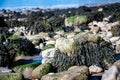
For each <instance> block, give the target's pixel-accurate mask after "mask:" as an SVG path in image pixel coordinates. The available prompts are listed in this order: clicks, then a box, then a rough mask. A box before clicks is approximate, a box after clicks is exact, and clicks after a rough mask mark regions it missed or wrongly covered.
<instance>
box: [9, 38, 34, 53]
mask: <svg viewBox="0 0 120 80" xmlns="http://www.w3.org/2000/svg"><path fill="white" fill-rule="evenodd" d="M8 50H9V51H11V50H13V52H15V53H16V55H21V54H23V55H31V54H33V53H34V45H33V44H32V42H31V41H29V40H27V39H22V38H16V39H14V40H10V42H9V44H8ZM13 52H11V53H13Z"/></svg>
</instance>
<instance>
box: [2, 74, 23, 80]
mask: <svg viewBox="0 0 120 80" xmlns="http://www.w3.org/2000/svg"><path fill="white" fill-rule="evenodd" d="M0 80H24V79H23V76H22V74H20V73H4V74H0Z"/></svg>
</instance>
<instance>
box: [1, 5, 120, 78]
mask: <svg viewBox="0 0 120 80" xmlns="http://www.w3.org/2000/svg"><path fill="white" fill-rule="evenodd" d="M35 10H36V11H34V10H32V9H31V10H27V9H26V10H25V11H22V10H20V11H11V10H5V9H2V10H0V80H26V79H28V80H120V60H119V59H120V57H119V55H120V54H119V53H120V3H114V4H106V5H100V6H94V7H86V6H81V7H79V8H69V9H53V10H52V9H46V10H43V9H40V8H35ZM94 77H95V78H94Z"/></svg>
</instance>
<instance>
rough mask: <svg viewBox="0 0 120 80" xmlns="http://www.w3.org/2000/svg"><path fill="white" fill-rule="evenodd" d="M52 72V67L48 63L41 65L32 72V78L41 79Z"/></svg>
mask: <svg viewBox="0 0 120 80" xmlns="http://www.w3.org/2000/svg"><path fill="white" fill-rule="evenodd" d="M51 70H52V65H51V64H50V63H45V64H41V65H40V66H38V67H37V68H35V69H34V70H33V72H32V78H34V79H37V78H39V79H40V78H41V77H42V76H44V75H45V74H47V73H49V72H50V71H51Z"/></svg>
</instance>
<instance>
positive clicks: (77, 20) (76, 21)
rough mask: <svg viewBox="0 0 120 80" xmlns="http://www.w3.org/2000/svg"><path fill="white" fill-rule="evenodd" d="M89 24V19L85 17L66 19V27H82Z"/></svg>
mask: <svg viewBox="0 0 120 80" xmlns="http://www.w3.org/2000/svg"><path fill="white" fill-rule="evenodd" d="M86 22H87V17H86V16H85V15H80V16H71V17H68V18H66V19H65V26H74V25H80V24H83V23H86Z"/></svg>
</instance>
